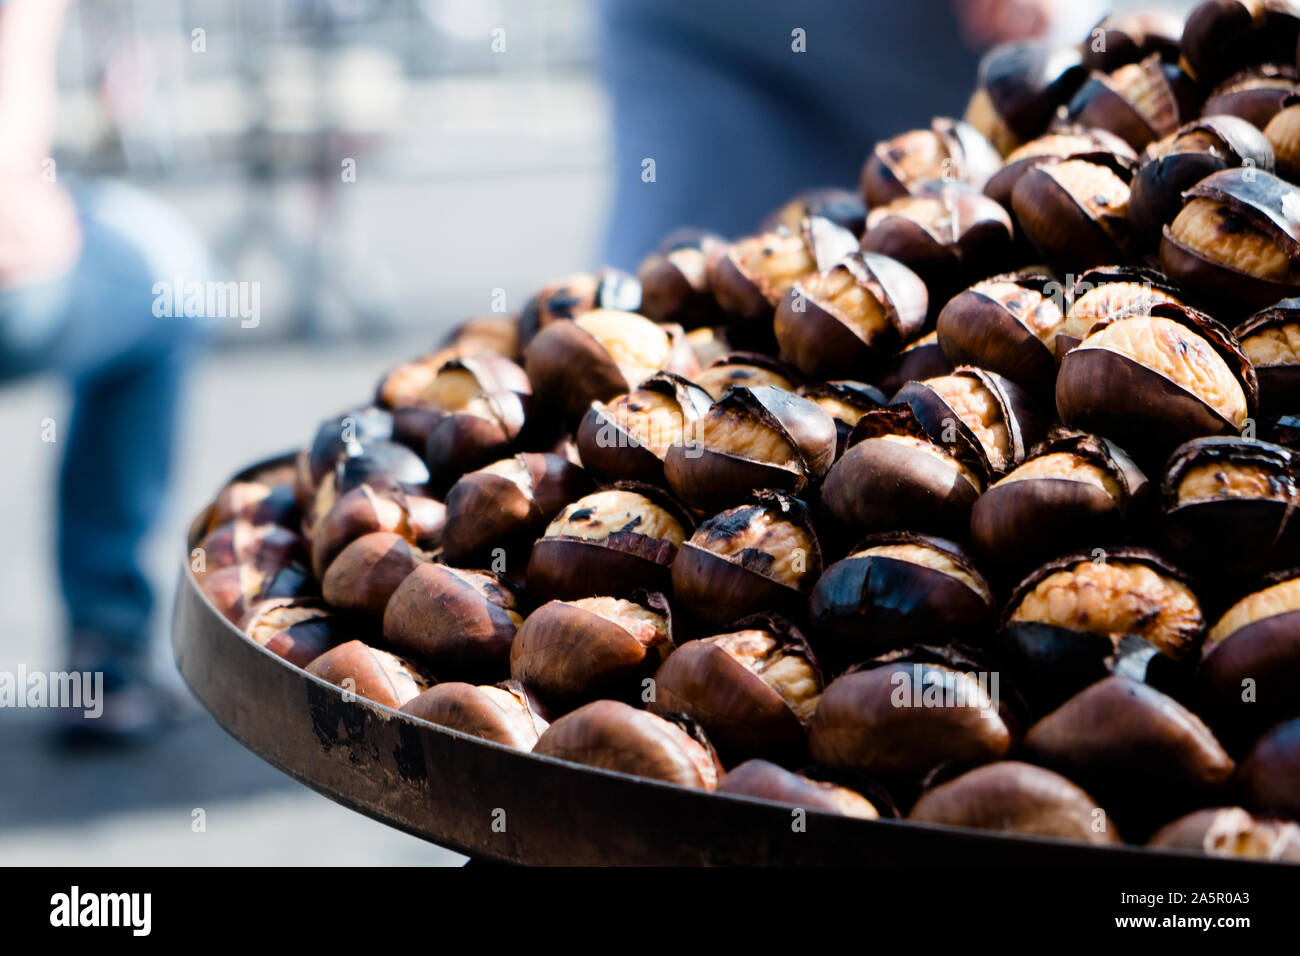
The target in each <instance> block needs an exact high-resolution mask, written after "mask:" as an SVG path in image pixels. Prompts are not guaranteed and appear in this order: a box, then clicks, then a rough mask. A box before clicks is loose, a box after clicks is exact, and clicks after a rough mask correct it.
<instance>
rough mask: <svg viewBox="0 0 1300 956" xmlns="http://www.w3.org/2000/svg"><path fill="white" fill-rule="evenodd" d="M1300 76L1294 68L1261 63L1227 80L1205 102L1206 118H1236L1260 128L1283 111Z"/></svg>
mask: <svg viewBox="0 0 1300 956" xmlns="http://www.w3.org/2000/svg"><path fill="white" fill-rule="evenodd" d="M1298 79H1300V74H1297V73H1296V69H1295V67H1294V66H1290V65H1278V64H1274V63H1262V64H1259V65H1258V66H1252V67H1249V68H1247V69H1245V70H1242V71H1241V72H1240V73H1237V74H1235V75H1233V76H1230V77H1228V78H1227V79H1226V80H1224V81H1223V82H1222V83H1220V84H1219V85H1218V86H1216V87H1215V88H1214V90H1213V91H1211V93H1210V96H1209V98H1208V99H1207V100H1206V101H1205V107H1204V113H1205V115H1206V116H1238V117H1240V118H1241V119H1243V120H1245V121H1246V122H1248V123H1250V124H1251V125H1252V126H1254V127H1256V128H1257V129H1263V128H1264V127H1266V126H1267V125H1268V124H1269V122H1270V121H1271V120H1272V119H1273V117H1274V116H1276V115H1277V114H1278V112H1279V111H1280V110H1281V109H1282V105H1283V101H1284V100H1285V99H1286V97H1287V96H1288V94H1290V92H1291V89H1292V88H1293V87H1294V86H1295V84H1296V81H1297V80H1298Z"/></svg>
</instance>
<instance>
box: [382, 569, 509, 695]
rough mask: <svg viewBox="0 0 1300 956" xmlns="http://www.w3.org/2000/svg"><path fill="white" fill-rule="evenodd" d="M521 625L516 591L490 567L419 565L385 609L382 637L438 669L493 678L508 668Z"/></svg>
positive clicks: (396, 648) (411, 655)
mask: <svg viewBox="0 0 1300 956" xmlns="http://www.w3.org/2000/svg"><path fill="white" fill-rule="evenodd" d="M521 623H523V617H522V616H521V614H520V613H519V601H518V598H517V597H516V595H515V591H514V589H513V588H512V587H510V585H509V584H507V583H505V582H504V581H503V580H502V579H501V578H500V577H498V576H497V575H495V574H492V573H491V572H488V571H468V570H462V569H460V568H452V567H448V566H447V565H445V564H421V565H418V566H417V567H416V568H415V569H414V570H412V571H411V573H410V574H408V575H407V576H406V578H405V579H404V580H403V581H402V582H401V584H399V585H398V587H397V590H396V591H394V592H393V595H392V597H390V598H389V599H388V605H387V606H386V607H385V609H384V639H385V640H386V641H387V642H388V643H389V644H390V645H392V647H393V648H394V649H395V650H397V651H400V652H401V653H403V654H406V655H409V656H410V657H412V658H415V659H416V660H420V661H427V662H428V663H429V665H430V666H431V667H433V668H434V669H435V670H436V671H438V672H439V673H447V674H454V675H456V676H459V677H479V678H492V677H497V676H500V675H502V674H505V673H507V672H508V670H509V666H510V645H511V644H512V643H513V642H514V639H515V632H516V630H517V629H518V627H519V625H520V624H521Z"/></svg>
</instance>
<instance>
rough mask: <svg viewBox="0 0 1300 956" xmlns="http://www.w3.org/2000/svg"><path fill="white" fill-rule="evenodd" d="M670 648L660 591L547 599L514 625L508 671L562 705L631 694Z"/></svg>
mask: <svg viewBox="0 0 1300 956" xmlns="http://www.w3.org/2000/svg"><path fill="white" fill-rule="evenodd" d="M672 651H673V634H672V626H671V618H670V615H669V610H668V602H667V600H666V599H665V598H664V596H663V595H662V594H649V593H646V592H644V591H639V592H637V593H636V595H635V596H634V600H631V601H628V600H624V599H623V598H614V597H604V596H602V597H590V598H579V599H577V600H575V601H550V602H548V603H546V604H543V605H542V606H541V607H539V608H538V609H537V610H536V611H534V612H533V613H532V614H530V615H528V617H526V618H525V619H524V622H523V624H521V625H520V626H519V631H518V632H517V633H516V634H515V639H514V642H513V643H512V644H511V645H510V676H511V677H512V678H513V679H514V680H517V681H519V682H520V683H521V684H523V685H524V686H525V687H527V688H528V689H529V690H530V691H532V692H533V693H535V694H537V696H538V697H540V698H541V699H542V700H543V701H545V702H546V703H547V704H549V705H552V706H555V707H558V708H560V709H562V710H563V709H568V708H571V707H574V706H576V705H578V704H582V703H586V702H587V701H590V700H595V699H597V698H600V697H610V698H618V699H620V700H629V701H630V700H637V699H639V698H641V696H642V695H643V694H644V693H645V692H646V688H645V687H644V686H643V682H645V681H648V680H649V679H650V678H651V677H653V675H654V673H655V671H656V670H658V669H659V665H660V664H661V663H662V662H663V660H664V659H665V658H666V657H667V656H668V655H669V654H671V653H672Z"/></svg>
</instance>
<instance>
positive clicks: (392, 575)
mask: <svg viewBox="0 0 1300 956" xmlns="http://www.w3.org/2000/svg"><path fill="white" fill-rule="evenodd" d="M430 560H432V556H431V555H430V554H428V553H427V552H425V551H421V550H420V549H419V548H415V547H413V546H412V545H411V543H410V542H409V541H407V540H406V539H405V538H404V537H402V536H401V535H400V534H393V533H392V532H391V531H375V532H372V533H370V534H366V535H362V536H361V537H359V538H357V539H356V540H355V541H353V542H351V543H350V544H348V546H347V547H346V548H344V549H343V550H342V551H340V552H339V554H338V557H336V558H335V559H334V560H333V561H331V562H330V566H329V568H328V569H327V570H326V571H325V576H324V577H323V578H322V579H321V594H322V595H324V597H325V600H326V601H328V602H329V603H330V604H332V605H333V606H334V607H337V608H342V609H344V610H348V611H361V612H363V613H366V614H373V615H375V616H379V615H382V614H383V613H384V608H385V607H386V606H387V605H388V599H389V598H390V597H392V596H393V592H394V591H396V590H397V587H398V585H400V584H401V583H402V582H403V581H404V580H405V579H406V576H407V575H408V574H410V573H411V572H412V571H413V570H415V568H416V567H418V566H419V565H421V564H427V563H428V562H429V561H430Z"/></svg>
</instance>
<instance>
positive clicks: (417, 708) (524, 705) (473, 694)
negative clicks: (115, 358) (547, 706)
mask: <svg viewBox="0 0 1300 956" xmlns="http://www.w3.org/2000/svg"><path fill="white" fill-rule="evenodd" d="M401 711H402V713H404V714H408V715H410V716H411V717H416V718H418V719H420V720H427V721H428V722H429V723H431V724H437V725H438V726H440V727H447V728H449V729H451V730H458V731H460V732H461V733H462V734H469V735H470V736H471V737H479V738H481V739H483V740H490V741H492V742H493V743H498V744H503V745H504V746H506V747H513V748H515V749H516V750H532V749H533V747H534V745H536V743H537V740H538V738H539V737H541V735H542V734H543V733H545V731H546V728H547V727H549V726H550V724H549V723H548V722H547V720H546V718H545V717H543V716H542V711H541V707H540V705H539V704H538V703H537V701H536V700H534V699H533V696H532V695H531V694H529V693H528V691H527V690H525V689H524V686H523V685H522V684H520V683H519V682H518V681H512V680H509V681H502V682H501V683H500V684H483V685H480V686H477V687H476V686H474V685H473V684H465V683H462V682H460V681H447V682H445V683H442V684H435V685H434V686H433V687H430V688H429V689H428V690H426V691H424V692H422V693H420V694H418V695H416V696H415V697H412V698H411V699H410V700H408V701H407V702H406V703H405V704H403V705H402V707H401Z"/></svg>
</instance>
